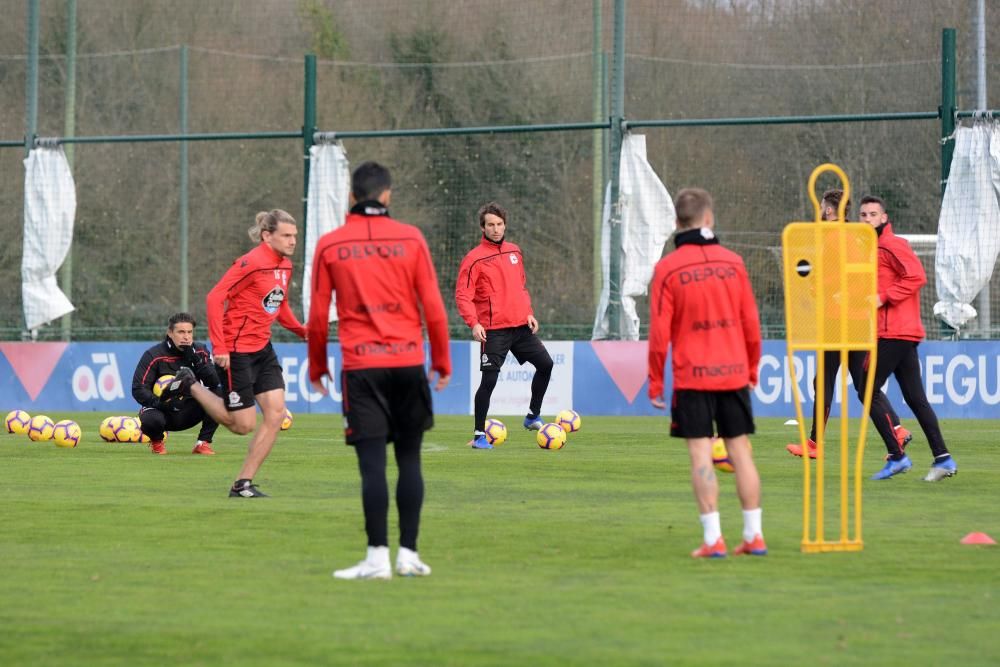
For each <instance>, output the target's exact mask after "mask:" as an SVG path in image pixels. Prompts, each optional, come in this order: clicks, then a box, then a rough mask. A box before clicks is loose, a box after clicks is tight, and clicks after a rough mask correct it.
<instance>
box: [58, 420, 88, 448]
mask: <svg viewBox="0 0 1000 667" xmlns="http://www.w3.org/2000/svg"><path fill="white" fill-rule="evenodd" d="M82 435H83V432H82V431H81V430H80V425H79V424H77V423H76V422H75V421H73V420H72V419H63V420H62V421H60V422H56V425H55V428H54V429H53V431H52V439H53V440H55V442H56V445H57V446H59V447H76V446H77V445H78V444H80V437H81V436H82Z"/></svg>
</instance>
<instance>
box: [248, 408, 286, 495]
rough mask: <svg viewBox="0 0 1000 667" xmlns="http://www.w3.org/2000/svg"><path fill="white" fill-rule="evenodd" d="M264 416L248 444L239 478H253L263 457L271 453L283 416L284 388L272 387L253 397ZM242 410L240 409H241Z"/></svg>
mask: <svg viewBox="0 0 1000 667" xmlns="http://www.w3.org/2000/svg"><path fill="white" fill-rule="evenodd" d="M254 398H255V399H256V400H257V405H259V406H260V411H261V413H262V414H263V416H264V418H263V420H262V421H261V423H260V425H259V426H258V427H257V430H256V432H254V434H253V438H252V439H251V440H250V445H249V446H248V448H247V457H246V459H245V460H244V461H243V467H242V468H241V469H240V477H239V478H240V479H253V477H254V475H256V474H257V470H259V469H260V466H261V464H262V463H264V459H266V458H267V455H268V454H270V453H271V448H272V447H273V446H274V441H275V440H276V439H277V438H278V432H279V431H280V430H281V420H282V419H284V418H285V390H284V389H272V390H270V391H265V392H264V393H262V394H257V395H256V396H255V397H254ZM241 412H242V411H241Z"/></svg>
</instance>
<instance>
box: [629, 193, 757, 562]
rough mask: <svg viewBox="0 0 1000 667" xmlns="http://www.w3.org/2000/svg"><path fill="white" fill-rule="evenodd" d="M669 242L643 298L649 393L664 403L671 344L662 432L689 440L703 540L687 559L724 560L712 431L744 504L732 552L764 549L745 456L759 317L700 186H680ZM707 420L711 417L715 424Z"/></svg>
mask: <svg viewBox="0 0 1000 667" xmlns="http://www.w3.org/2000/svg"><path fill="white" fill-rule="evenodd" d="M674 206H675V208H676V209H677V234H676V235H675V236H674V243H675V244H676V245H677V249H676V250H675V251H674V252H672V253H670V254H669V255H667V256H666V257H664V258H663V259H661V260H660V261H659V262H658V263H657V265H656V269H655V271H654V273H653V281H652V282H651V283H650V296H649V310H650V317H649V398H650V402H651V403H652V404H653V405H654V406H655V407H657V408H660V409H663V408H665V407H666V403H665V402H664V400H663V367H664V364H665V363H666V357H667V348H668V347H669V346H670V345H671V344H672V345H673V381H674V393H673V397H672V399H671V404H670V418H671V422H670V435H671V436H673V437H675V438H684V439H685V440H686V441H687V447H688V453H689V455H690V457H691V485H692V487H693V488H694V495H695V500H696V501H697V504H698V513H699V515H700V518H701V525H702V529H703V534H704V540H703V544H702V546H701V547H699V548H698V549H696V550H695V551H694V552H693V553H692V554H691V556H692V557H694V558H723V557H725V556H726V543H725V541H724V540H723V538H722V528H721V526H720V521H719V506H718V497H719V483H718V480H717V479H716V475H715V467H714V466H713V464H712V436H713V434H714V433H716V428H717V429H718V431H717V432H718V434H719V436H721V437H722V439H723V440H724V441H725V443H726V449H728V450H729V458H730V459H731V460H732V463H733V468H734V469H735V470H734V471H735V473H736V493H737V495H738V496H739V498H740V504H741V505H742V506H743V543H742V544H741V545H740V546H738V547H737V548H736V551H735V552H736V554H749V555H754V556H764V555H766V554H767V545H766V544H765V543H764V536H763V532H762V530H761V509H760V477H759V476H758V474H757V468H756V466H755V465H754V462H753V454H752V453H751V450H750V439H749V438H748V437H747V436H748V435H749V434H750V433H753V432H754V422H753V411H752V408H751V405H750V388H751V386H753V385H754V384H756V383H757V364H758V362H759V361H760V321H759V319H758V315H757V303H756V302H755V301H754V296H753V291H752V290H751V289H750V279H749V278H748V277H747V272H746V267H745V266H744V264H743V259H742V258H740V256H739V255H737V254H736V253H734V252H732V251H730V250H727V249H725V248H723V247H722V246H721V245H719V240H718V239H717V238H716V237H715V234H714V232H713V231H712V228H713V227H714V226H715V216H714V214H713V212H712V198H711V196H710V195H709V194H708V193H707V192H705V191H704V190H700V189H697V188H688V189H685V190H681V192H680V193H678V195H677V199H676V200H675V202H674ZM713 422H714V424H713Z"/></svg>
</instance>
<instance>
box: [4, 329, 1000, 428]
mask: <svg viewBox="0 0 1000 667" xmlns="http://www.w3.org/2000/svg"><path fill="white" fill-rule="evenodd" d="M151 344H152V341H150V342H149V343H22V342H8V343H0V411H2V412H3V413H6V412H7V411H9V410H12V409H15V408H20V409H23V410H27V411H28V412H32V411H36V410H46V411H55V410H73V411H95V412H106V413H107V414H113V413H119V414H128V413H131V412H134V411H135V410H136V408H137V405H136V403H135V401H133V400H132V396H131V381H132V373H133V371H134V369H135V364H136V363H137V362H138V360H139V358H140V356H141V355H142V353H143V351H144V350H145V349H146V348H148V347H149V346H150V345H151ZM451 345H452V348H451V351H452V364H453V373H452V380H451V384H450V385H449V386H448V388H447V389H445V390H444V391H442V392H440V393H436V394H435V395H434V405H435V410H436V411H437V412H438V413H440V414H465V415H468V414H471V413H472V397H473V395H474V394H475V389H476V387H477V386H478V384H479V368H478V364H477V363H476V360H477V355H478V343H472V342H465V341H463V342H453V343H452V344H451ZM546 345H547V346H549V348H550V350H551V351H552V353H553V356H554V357H555V356H557V355H558V358H559V360H560V362H561V363H560V368H559V372H558V373H554V374H553V380H552V384H551V386H550V390H549V391H550V394H551V396H552V397H553V399H555V398H558V401H556V402H561V403H560V405H561V407H566V408H569V407H572V408H573V409H575V410H577V411H578V412H580V413H582V414H584V415H656V414H662V413H661V412H660V411H658V410H656V409H654V408H653V407H652V406H651V405H650V404H649V399H648V397H647V383H646V349H647V348H646V343H645V342H644V341H635V342H628V341H576V342H558V343H550V342H548V341H547V342H546ZM275 350H276V352H277V355H278V358H279V360H280V361H281V365H282V368H283V370H284V375H285V383H286V387H287V393H286V399H287V402H288V407H289V409H291V410H292V412H293V413H300V412H301V413H310V412H314V413H336V412H339V411H340V407H341V403H340V402H341V394H340V381H339V373H340V350H339V347H338V346H337V345H335V344H331V345H330V368H331V370H332V372H333V374H334V377H335V378H337V380H336V381H335V382H334V383H333V387H331V391H330V394H329V395H328V396H322V395H320V394H319V393H317V392H315V391H313V390H312V388H311V387H310V385H309V377H308V361H307V359H306V347H305V345H304V344H302V343H287V344H277V345H275ZM919 352H920V364H921V369H922V372H923V380H924V387H925V390H926V392H927V398H928V400H929V401H930V404H931V406H933V407H934V409H935V411H936V412H937V414H938V416H939V417H945V418H949V417H950V418H973V419H981V418H995V417H997V416H998V415H1000V409H998V404H1000V342H998V341H961V342H929V343H923V344H921V345H920V347H919ZM509 361H510V362H511V363H512V364H513V365H512V371H511V372H512V373H514V371H515V370H516V373H514V374H515V375H516V378H515V379H516V381H517V387H514V386H513V385H511V388H512V389H516V391H513V392H508V393H510V394H511V395H510V396H507V397H506V398H505V399H504V406H505V410H507V411H508V412H512V413H517V412H526V411H527V403H528V392H529V387H530V382H531V378H532V376H533V374H534V369H532V368H531V367H530V366H524V367H521V368H520V369H518V368H517V367H516V364H514V362H513V360H512V359H510V360H509ZM505 368H506V366H505ZM668 369H669V361H668ZM814 374H815V358H814V357H813V356H811V355H800V356H796V358H795V360H794V363H789V361H788V359H787V357H786V348H785V344H784V341H765V343H764V346H763V355H762V357H761V362H760V372H759V384H758V386H757V387H756V388H755V389H754V391H753V402H754V411H755V414H756V415H758V416H761V417H792V416H794V415H795V407H794V405H793V402H792V401H793V392H792V382H793V379H792V378H794V382H795V383H797V384H798V387H799V391H800V392H801V393H802V395H803V397H804V399H805V401H806V402H805V404H804V405H803V411H804V413H805V414H806V415H807V416H808V415H811V414H812V400H813V388H812V378H813V376H814ZM518 387H523V388H518ZM665 389H666V395H667V396H669V394H670V391H671V382H670V373H669V371H668V372H667V374H666V388H665ZM518 392H523V393H524V398H523V410H518V409H517V408H518V405H519V404H520V403H519V401H518V397H517V395H516V394H518ZM886 393H887V394H888V396H889V399H890V401H891V402H892V403H893V406H894V407H895V408H896V409H897V411H898V412H899V413H900V415H903V416H912V413H911V412H910V410H909V409H908V408H907V407H906V405H905V403H904V402H903V400H902V396H901V394H900V392H899V388H898V386H897V385H896V383H895V381H894V380H892V379H890V380H889V382H888V383H887V386H886ZM836 398H837V402H838V403H839V399H840V396H839V386H838V392H837V397H836ZM848 400H849V401H850V402H851V403H852V404H853V406H856V405H857V399H856V398H855V397H854V391H853V389H851V388H850V386H849V389H848ZM498 401H499V395H498ZM549 403H552V401H549ZM549 403H547V404H546V406H547V407H552V406H550V405H549ZM562 404H565V405H562ZM498 405H499V403H498ZM554 409H556V408H554V407H553V410H554ZM834 410H835V411H836V408H834ZM850 413H851V414H852V415H856V414H857V408H856V407H851V408H850Z"/></svg>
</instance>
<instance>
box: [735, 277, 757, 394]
mask: <svg viewBox="0 0 1000 667" xmlns="http://www.w3.org/2000/svg"><path fill="white" fill-rule="evenodd" d="M742 301H743V303H742V304H741V308H740V320H741V322H742V324H743V340H744V342H745V343H746V346H747V364H748V365H749V371H750V384H751V385H753V386H756V385H757V367H758V366H759V365H760V339H761V335H760V314H759V313H758V312H757V300H756V299H754V296H753V287H751V286H750V278H749V277H748V276H747V275H746V267H744V268H743V299H742Z"/></svg>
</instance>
